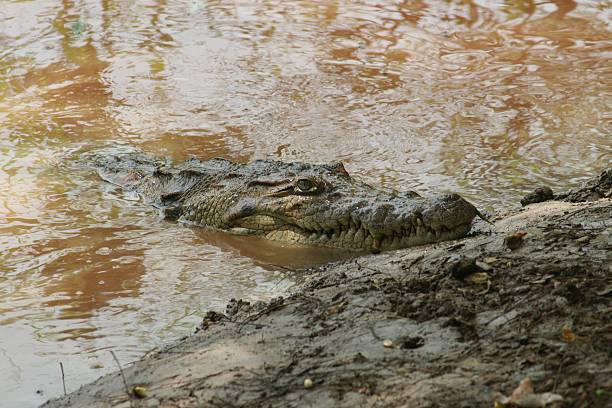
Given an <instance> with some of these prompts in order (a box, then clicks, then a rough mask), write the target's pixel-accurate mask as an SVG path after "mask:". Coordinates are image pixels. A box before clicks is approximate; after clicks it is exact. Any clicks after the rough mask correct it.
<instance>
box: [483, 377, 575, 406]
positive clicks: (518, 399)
mask: <svg viewBox="0 0 612 408" xmlns="http://www.w3.org/2000/svg"><path fill="white" fill-rule="evenodd" d="M560 401H563V397H562V396H561V395H559V394H553V393H551V392H544V393H541V394H536V393H534V392H533V384H532V383H531V380H530V379H529V378H525V379H523V381H521V383H520V384H519V386H518V387H516V389H515V390H514V391H513V392H512V395H511V396H510V397H506V396H504V395H499V396H497V397H496V399H495V402H494V407H495V408H503V407H505V406H506V405H510V404H511V405H512V406H516V407H520V408H544V407H546V406H547V405H548V404H552V403H555V402H560Z"/></svg>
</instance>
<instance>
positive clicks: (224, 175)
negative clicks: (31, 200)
mask: <svg viewBox="0 0 612 408" xmlns="http://www.w3.org/2000/svg"><path fill="white" fill-rule="evenodd" d="M88 160H89V162H90V163H91V162H93V163H94V165H95V167H97V168H98V171H99V173H100V175H101V177H102V178H104V179H105V180H107V181H110V182H112V183H114V184H118V185H120V186H122V187H123V188H124V189H129V190H133V191H136V192H137V193H138V194H140V195H141V196H142V197H144V199H145V200H147V201H148V202H149V203H151V204H152V205H155V206H156V207H159V208H162V209H163V210H164V212H165V214H166V216H167V217H168V218H174V219H178V220H179V221H180V222H184V223H187V224H192V225H197V226H203V227H208V228H214V229H218V230H222V231H227V232H230V233H234V234H245V235H260V236H264V237H266V238H268V239H271V240H275V241H282V242H286V243H292V244H299V245H318V246H326V247H334V248H341V249H345V250H353V251H372V252H378V251H381V250H389V249H397V248H404V247H410V246H414V245H422V244H427V243H432V242H438V241H444V240H450V239H456V238H460V237H462V236H464V235H465V234H467V232H468V231H469V230H470V226H471V222H472V220H473V219H474V217H475V216H476V215H477V214H478V212H477V210H476V208H474V206H473V205H472V204H470V203H468V202H467V201H465V200H464V199H462V198H461V197H460V196H458V195H457V194H446V195H442V196H438V197H433V198H423V197H420V196H419V195H418V194H416V193H414V192H406V193H399V192H391V193H389V192H385V191H381V190H378V189H375V188H373V187H371V186H369V185H367V184H365V183H362V182H360V181H357V180H355V179H353V178H351V176H349V174H348V173H347V172H346V170H345V169H344V166H343V165H342V164H341V163H339V162H337V163H331V164H323V165H314V164H306V163H283V162H279V161H271V160H256V161H254V162H251V163H249V164H244V165H243V164H237V163H233V162H230V161H228V160H224V159H213V160H209V161H200V160H197V159H190V160H187V161H186V162H184V163H182V164H180V165H177V166H172V165H169V164H168V163H164V162H161V161H158V160H155V159H152V158H150V157H148V156H146V155H144V154H142V153H123V154H118V155H117V154H96V155H95V156H91V157H90V158H89V159H88Z"/></svg>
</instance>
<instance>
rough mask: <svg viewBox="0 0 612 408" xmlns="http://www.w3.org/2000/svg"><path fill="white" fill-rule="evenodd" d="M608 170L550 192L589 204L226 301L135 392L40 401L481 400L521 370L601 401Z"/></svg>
mask: <svg viewBox="0 0 612 408" xmlns="http://www.w3.org/2000/svg"><path fill="white" fill-rule="evenodd" d="M611 178H612V171H608V172H605V173H604V174H602V175H601V176H600V177H598V178H597V179H594V180H593V181H592V182H591V184H589V185H587V186H586V187H585V189H583V190H580V191H574V192H572V193H571V194H567V195H559V196H557V198H560V199H566V200H569V201H581V200H584V199H599V200H597V201H589V202H577V203H575V202H560V201H550V202H544V203H536V204H531V205H529V206H527V207H525V208H524V209H520V210H517V211H514V212H512V213H508V214H504V215H501V214H500V215H498V216H496V218H495V220H494V221H495V226H494V227H492V226H488V225H486V224H484V223H481V224H478V225H477V228H476V231H475V232H474V233H473V234H472V236H471V237H468V238H466V239H463V240H460V241H453V242H447V243H442V244H437V245H433V246H427V247H421V248H416V249H410V250H402V251H395V252H390V253H385V254H381V255H372V256H366V257H362V258H358V259H355V260H351V261H347V262H344V263H339V264H333V265H328V266H325V267H323V268H320V269H317V270H313V271H308V272H306V273H305V276H304V283H303V285H302V286H301V289H300V290H299V291H298V292H297V293H294V294H291V295H287V296H286V297H285V298H278V299H275V300H273V301H272V302H270V303H267V304H255V305H249V304H247V303H243V302H242V301H231V302H230V303H229V304H228V306H227V310H226V313H225V314H219V313H214V312H210V313H209V314H208V318H207V319H206V320H205V321H204V322H203V324H202V328H201V329H200V330H199V331H198V333H196V334H194V335H192V336H190V337H188V338H186V339H184V340H183V341H180V342H178V343H176V344H174V345H172V346H170V347H167V348H166V349H164V350H163V351H159V352H155V353H152V354H151V355H149V356H148V357H146V358H144V359H142V360H140V361H138V362H136V363H134V364H133V365H131V366H129V367H127V368H125V369H124V374H125V379H126V382H127V386H128V388H129V390H130V393H132V395H128V393H127V392H126V389H125V385H124V383H123V380H122V376H121V374H120V373H119V372H117V373H114V374H110V375H107V376H105V377H102V378H100V379H99V380H97V381H96V382H94V383H91V384H89V385H86V386H83V387H82V388H80V389H79V390H77V391H76V392H74V393H72V394H69V395H68V396H66V397H64V398H61V399H58V400H54V401H51V402H48V403H47V404H45V407H49V408H50V407H67V406H69V407H85V406H87V407H94V406H95V407H107V406H120V407H129V406H130V405H132V406H134V407H156V406H163V407H195V406H198V407H201V406H219V407H232V406H241V407H267V406H279V407H281V406H282V407H304V406H313V407H325V406H329V407H331V406H333V407H341V406H347V407H357V406H374V407H378V406H380V407H395V406H408V407H479V406H482V407H492V406H493V404H494V400H495V398H496V394H497V393H503V394H505V395H509V394H511V393H512V391H513V390H514V389H515V388H516V387H517V386H518V384H519V382H520V381H521V380H523V379H524V378H527V377H528V378H530V379H531V381H532V382H533V386H534V389H535V391H536V392H537V393H543V392H548V393H554V394H558V395H560V396H561V397H563V401H562V402H554V403H553V405H554V404H556V405H557V406H561V405H562V406H567V407H580V406H584V407H587V406H588V407H598V406H599V407H604V406H610V404H611V403H612V397H611V395H612V394H611V393H612V368H611V367H612V322H611V316H612V303H611V302H610V299H611V297H612V262H611V260H612V258H611V255H610V254H611V249H612V236H611V235H612V200H610V185H611V184H612V183H611V182H610V180H611ZM606 183H607V184H606ZM536 195H537V194H536ZM535 201H537V199H536V200H535ZM134 386H140V387H143V388H141V389H139V390H138V391H139V393H140V394H141V396H144V395H145V394H146V397H145V398H138V397H137V396H136V395H133V391H132V390H133V387H134ZM497 399H498V400H501V397H497ZM554 399H558V398H556V397H555V398H551V400H554ZM519 403H521V402H520V401H519ZM523 403H524V401H523Z"/></svg>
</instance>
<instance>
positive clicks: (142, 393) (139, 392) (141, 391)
mask: <svg viewBox="0 0 612 408" xmlns="http://www.w3.org/2000/svg"><path fill="white" fill-rule="evenodd" d="M132 392H133V393H134V395H135V396H137V397H138V398H147V389H146V388H145V387H140V386H138V385H137V386H135V387H134V388H132Z"/></svg>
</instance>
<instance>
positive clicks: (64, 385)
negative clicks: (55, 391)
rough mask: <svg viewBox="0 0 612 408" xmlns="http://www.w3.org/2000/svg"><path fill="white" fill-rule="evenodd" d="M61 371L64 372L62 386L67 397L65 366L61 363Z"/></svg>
mask: <svg viewBox="0 0 612 408" xmlns="http://www.w3.org/2000/svg"><path fill="white" fill-rule="evenodd" d="M60 370H62V386H63V387H64V395H66V394H67V393H66V379H65V378H64V365H63V364H62V362H61V361H60Z"/></svg>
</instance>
